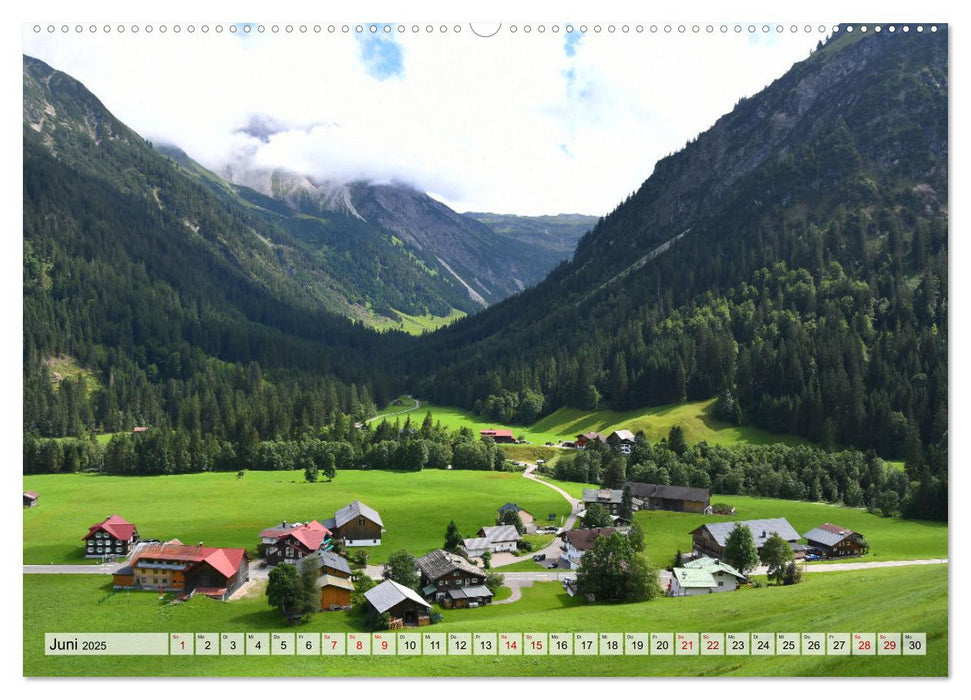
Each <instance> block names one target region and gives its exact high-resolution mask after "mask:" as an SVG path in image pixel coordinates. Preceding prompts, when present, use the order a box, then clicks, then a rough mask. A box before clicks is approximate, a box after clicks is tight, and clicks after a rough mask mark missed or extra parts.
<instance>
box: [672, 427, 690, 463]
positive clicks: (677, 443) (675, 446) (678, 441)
mask: <svg viewBox="0 0 971 700" xmlns="http://www.w3.org/2000/svg"><path fill="white" fill-rule="evenodd" d="M668 448H669V449H670V450H671V451H672V452H674V454H676V455H678V457H680V456H681V455H683V454H684V453H685V452H686V451H687V450H688V443H686V442H685V441H684V428H682V427H681V426H680V425H672V426H671V430H670V431H669V432H668Z"/></svg>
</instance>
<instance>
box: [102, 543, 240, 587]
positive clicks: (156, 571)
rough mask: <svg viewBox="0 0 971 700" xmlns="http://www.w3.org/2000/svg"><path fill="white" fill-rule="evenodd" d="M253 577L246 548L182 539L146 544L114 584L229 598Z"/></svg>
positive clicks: (120, 570)
mask: <svg viewBox="0 0 971 700" xmlns="http://www.w3.org/2000/svg"><path fill="white" fill-rule="evenodd" d="M248 580H249V558H248V557H247V555H246V550H245V549H229V548H221V547H218V548H217V547H204V546H202V543H201V542H200V543H199V544H198V545H197V546H191V545H184V544H182V543H181V542H179V540H170V541H168V542H165V543H163V544H149V545H144V546H142V547H140V548H139V549H138V551H137V552H136V553H135V556H134V557H133V558H132V560H131V562H130V563H129V564H128V566H125V567H123V568H121V569H119V570H118V571H117V572H116V573H115V574H114V587H115V588H116V589H119V588H136V589H142V590H146V591H160V592H170V593H178V594H180V595H184V596H191V595H194V594H197V593H198V594H200V595H205V596H208V597H210V598H214V599H216V600H227V599H228V598H229V597H230V596H231V595H232V594H233V593H234V592H235V591H236V590H237V589H238V588H239V587H240V586H242V585H243V584H244V583H246V581H248Z"/></svg>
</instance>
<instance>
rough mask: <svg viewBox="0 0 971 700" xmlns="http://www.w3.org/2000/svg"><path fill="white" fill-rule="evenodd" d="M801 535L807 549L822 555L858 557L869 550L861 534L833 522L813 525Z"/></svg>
mask: <svg viewBox="0 0 971 700" xmlns="http://www.w3.org/2000/svg"><path fill="white" fill-rule="evenodd" d="M803 537H805V538H806V542H807V543H808V545H807V548H808V551H810V552H812V553H813V554H818V555H820V556H823V557H858V556H861V555H863V554H866V553H867V552H869V551H870V545H869V544H868V543H867V541H866V540H865V539H863V535H861V534H860V533H859V532H853V531H852V530H850V529H849V528H845V527H840V526H839V525H833V523H823V524H822V525H820V526H819V527H814V528H813V529H812V530H810V531H809V532H807V533H806V534H805V535H803Z"/></svg>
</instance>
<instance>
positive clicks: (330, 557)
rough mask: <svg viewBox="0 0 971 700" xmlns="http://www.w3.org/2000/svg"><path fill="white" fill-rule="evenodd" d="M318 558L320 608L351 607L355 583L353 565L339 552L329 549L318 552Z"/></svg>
mask: <svg viewBox="0 0 971 700" xmlns="http://www.w3.org/2000/svg"><path fill="white" fill-rule="evenodd" d="M317 559H318V562H319V564H320V574H321V575H320V577H319V578H318V579H317V587H318V588H320V609H321V610H345V609H347V608H349V607H350V606H351V593H353V592H354V583H353V582H352V581H351V567H350V565H349V564H348V563H347V560H346V559H345V558H344V557H342V556H340V555H339V554H335V553H334V552H327V551H325V552H320V553H319V554H317Z"/></svg>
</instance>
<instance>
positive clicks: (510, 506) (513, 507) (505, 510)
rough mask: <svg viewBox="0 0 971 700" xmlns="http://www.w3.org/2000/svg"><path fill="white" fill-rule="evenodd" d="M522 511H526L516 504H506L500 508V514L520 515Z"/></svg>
mask: <svg viewBox="0 0 971 700" xmlns="http://www.w3.org/2000/svg"><path fill="white" fill-rule="evenodd" d="M521 510H524V509H523V508H520V507H519V505H517V504H516V503H506V504H505V505H503V506H500V508H499V512H500V513H509V512H513V513H518V512H519V511H521Z"/></svg>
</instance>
